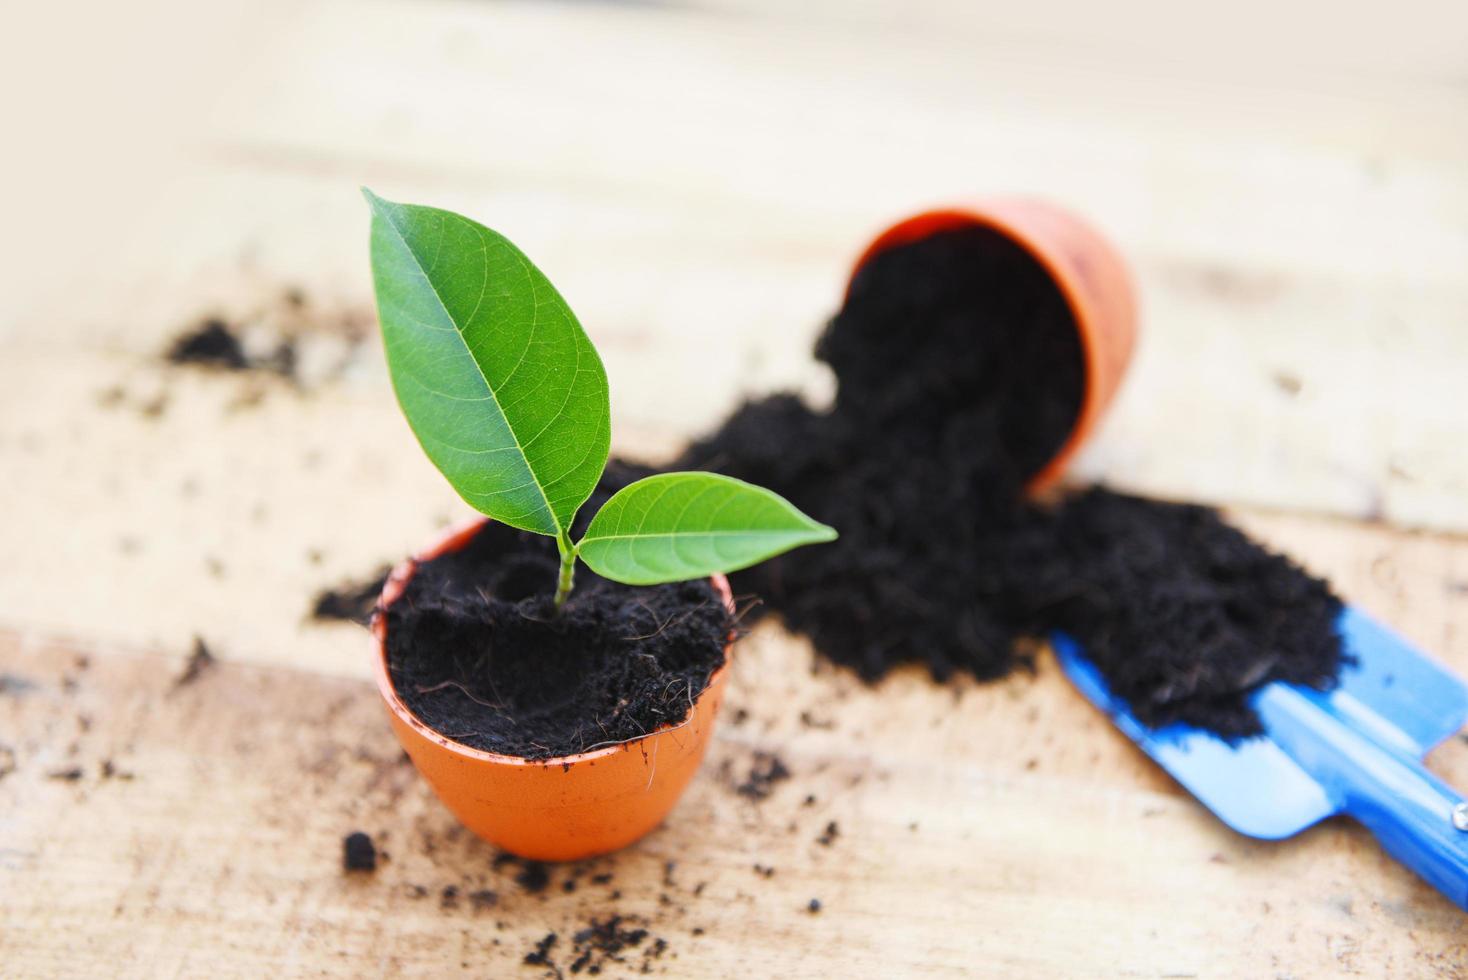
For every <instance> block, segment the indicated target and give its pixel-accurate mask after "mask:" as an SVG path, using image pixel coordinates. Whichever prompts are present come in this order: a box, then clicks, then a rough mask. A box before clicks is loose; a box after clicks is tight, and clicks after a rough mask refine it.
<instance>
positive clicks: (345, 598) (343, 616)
mask: <svg viewBox="0 0 1468 980" xmlns="http://www.w3.org/2000/svg"><path fill="white" fill-rule="evenodd" d="M391 571H392V568H391V566H388V565H384V566H382V567H381V568H379V569H378V570H377V571H375V572H373V573H372V574H371V575H368V576H367V577H366V578H364V579H362V580H360V581H352V582H342V583H341V584H339V585H335V586H332V587H331V588H327V589H322V590H321V591H320V592H318V593H316V598H315V599H313V600H312V603H311V618H312V619H314V620H316V621H317V622H333V621H338V622H346V623H357V624H358V625H360V626H366V625H367V624H368V623H370V622H371V621H372V613H373V612H375V611H376V609H377V600H378V597H379V596H381V595H382V587H383V586H384V585H386V584H387V576H388V573H390V572H391Z"/></svg>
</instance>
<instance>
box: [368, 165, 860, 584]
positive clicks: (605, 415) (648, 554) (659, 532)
mask: <svg viewBox="0 0 1468 980" xmlns="http://www.w3.org/2000/svg"><path fill="white" fill-rule="evenodd" d="M363 193H364V194H365V196H366V198H367V201H368V203H369V204H370V205H371V206H372V275H373V280H374V283H375V286H376V291H377V311H378V318H379V320H380V321H381V323H382V338H383V344H384V347H385V348H386V351H387V364H388V370H389V373H390V374H391V375H392V383H393V389H394V390H395V391H396V392H397V396H398V404H399V405H401V406H402V409H403V414H404V415H406V416H407V418H408V424H409V425H410V426H411V427H412V429H413V432H414V434H415V435H416V436H417V437H418V442H419V443H420V444H421V445H422V446H423V451H424V452H425V453H427V454H428V458H429V459H430V460H432V461H433V464H434V465H435V466H437V467H438V469H439V471H440V472H442V473H443V475H444V476H445V477H447V478H448V481H449V483H451V484H452V485H453V487H454V489H455V490H457V491H458V492H459V495H460V496H461V497H463V498H464V500H465V501H467V502H468V503H469V505H470V506H472V507H474V508H475V509H476V510H478V511H480V512H481V513H483V514H485V515H487V516H489V517H492V518H494V519H495V520H497V521H501V522H503V523H505V524H509V525H511V526H512V527H517V528H520V529H522V530H525V531H533V532H535V533H536V534H544V535H546V536H548V537H552V538H555V540H556V547H557V548H558V549H559V550H560V556H561V565H560V575H559V578H558V581H557V584H556V593H555V608H556V609H560V608H561V606H562V605H563V604H564V603H565V601H566V597H567V596H568V595H570V593H571V586H572V581H573V578H574V575H575V571H576V559H577V558H578V557H579V558H580V559H581V560H582V561H584V562H586V564H587V565H588V566H590V568H591V569H592V571H594V572H596V573H597V574H598V575H601V576H602V577H603V578H608V579H612V580H614V581H617V582H623V583H626V584H628V585H654V584H657V583H660V582H678V581H682V580H684V579H695V578H704V577H706V576H708V575H712V574H714V573H715V572H732V571H737V570H739V569H741V568H747V567H749V566H750V565H754V564H757V563H758V562H761V561H764V560H765V559H766V558H771V557H773V556H775V555H778V554H781V553H782V552H785V551H789V550H790V549H791V548H796V547H799V546H800V545H805V544H813V543H815V542H819V541H830V540H832V539H834V538H835V537H836V532H835V531H834V530H832V529H831V528H829V527H827V526H825V525H824V524H820V523H818V522H816V521H813V520H811V519H810V518H809V517H807V516H806V515H804V514H802V513H801V512H800V511H799V510H797V509H796V508H795V507H793V506H792V505H791V504H790V503H789V502H787V501H786V500H784V499H783V498H781V497H780V496H778V495H776V494H774V493H771V492H770V491H768V490H765V489H762V488H760V487H756V486H752V485H750V484H748V483H745V482H743V481H742V480H735V479H732V478H730V477H727V476H719V475H717V474H714V473H664V474H660V475H658V476H650V477H648V478H646V479H644V480H638V481H637V482H636V483H633V484H631V485H630V486H627V487H625V488H623V489H622V490H620V491H618V492H617V493H616V494H615V495H614V496H613V497H612V498H611V499H610V500H608V501H607V502H606V504H605V505H604V506H603V507H602V508H601V510H600V511H598V512H597V514H596V515H595V516H594V517H593V518H592V521H591V524H590V526H589V527H588V528H587V530H586V533H585V534H584V535H583V536H582V537H581V540H580V541H575V542H573V541H572V540H571V524H572V522H573V521H574V520H575V518H576V512H577V511H578V510H579V509H580V508H581V505H582V504H584V503H585V502H586V500H587V498H588V497H590V496H591V492H592V490H594V489H595V488H596V485H597V482H598V481H599V480H600V479H601V475H602V470H603V469H605V468H606V464H607V453H608V450H609V447H610V445H611V405H610V401H609V397H608V393H607V376H606V372H605V370H603V368H602V363H601V358H600V357H599V356H597V353H596V348H594V347H593V346H592V345H591V340H590V339H589V338H588V337H587V336H586V333H585V332H584V331H583V330H582V329H581V325H580V324H579V323H578V322H577V321H576V316H575V314H573V313H572V312H571V308H570V307H569V306H567V305H566V301H565V300H564V299H562V298H561V294H560V293H558V292H556V289H555V287H554V286H552V285H551V284H550V280H548V279H546V277H545V276H544V275H542V274H541V272H540V270H539V269H537V268H536V267H535V266H534V265H532V264H531V263H530V260H529V259H527V258H526V257H525V256H524V255H523V254H522V253H521V252H520V250H519V249H517V248H516V247H515V246H514V245H512V244H510V242H509V241H508V240H506V239H505V238H504V236H502V235H499V234H497V233H496V232H493V231H491V230H490V229H488V228H486V227H484V226H483V225H480V224H478V223H476V222H473V221H470V220H469V219H468V218H464V217H462V216H460V215H457V214H454V213H452V212H450V211H442V210H439V209H437V208H428V207H420V206H417V205H412V204H394V203H393V202H391V201H385V200H383V199H382V198H380V197H378V196H377V195H375V194H373V193H372V192H371V191H369V190H366V189H365V188H364V190H363Z"/></svg>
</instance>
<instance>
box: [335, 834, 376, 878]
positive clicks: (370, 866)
mask: <svg viewBox="0 0 1468 980" xmlns="http://www.w3.org/2000/svg"><path fill="white" fill-rule="evenodd" d="M342 870H343V871H376V870H377V847H376V845H374V844H373V843H372V838H371V837H369V836H368V835H367V834H364V833H363V832H362V831H360V830H356V831H353V832H352V833H350V834H348V835H347V836H346V837H344V838H342Z"/></svg>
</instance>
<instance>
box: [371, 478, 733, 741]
mask: <svg viewBox="0 0 1468 980" xmlns="http://www.w3.org/2000/svg"><path fill="white" fill-rule="evenodd" d="M637 475H640V474H639V473H637V472H635V471H631V470H626V469H623V468H621V467H618V466H612V467H609V469H608V477H607V479H606V480H604V481H603V486H602V487H601V488H600V489H599V491H598V493H597V494H596V495H595V496H594V497H593V500H592V502H591V504H590V505H588V507H586V508H584V510H585V511H587V512H592V511H594V510H595V508H596V507H597V506H599V505H600V503H601V502H602V501H604V500H605V499H606V497H608V496H610V494H611V492H612V491H613V490H615V488H616V487H617V486H619V485H622V484H624V483H626V482H631V479H633V478H635V477H636V476H637ZM586 519H587V520H589V519H590V518H589V515H588V517H587V518H586ZM556 572H557V555H556V549H555V544H554V542H552V541H551V540H550V539H549V538H546V537H543V536H540V535H534V534H528V533H525V532H521V531H517V530H515V529H513V528H510V527H507V526H505V525H502V524H497V523H493V522H490V523H487V524H485V525H484V528H483V530H481V531H480V532H479V533H478V534H477V535H475V537H474V538H473V539H471V540H470V542H469V543H468V544H467V545H466V546H465V547H464V548H463V549H462V550H461V551H458V552H454V553H451V554H446V555H443V556H441V557H439V558H437V559H434V560H432V561H429V562H425V563H424V564H422V565H420V566H419V568H418V571H417V573H416V574H415V575H414V576H413V578H412V580H411V581H410V582H409V583H408V586H407V589H406V591H405V592H404V593H403V595H402V596H401V597H400V598H399V599H398V600H397V601H396V602H394V603H393V604H392V606H390V607H389V609H388V612H387V626H388V630H387V637H388V648H387V649H388V668H389V671H390V673H391V675H392V681H393V686H394V688H395V689H396V690H397V692H398V694H399V696H400V697H402V699H403V701H404V703H406V704H407V706H408V708H409V709H410V710H411V711H412V712H413V713H414V714H415V715H417V716H418V717H419V718H420V719H422V720H423V721H424V722H426V723H427V724H428V725H430V726H431V727H433V728H434V729H435V730H436V731H439V732H441V733H443V734H444V735H447V736H448V737H449V738H452V739H454V740H455V741H457V742H461V743H463V744H465V745H469V746H472V747H474V748H478V749H484V750H486V751H490V752H498V753H501V754H504V755H514V756H522V757H525V758H530V759H546V758H552V757H557V756H565V755H573V754H576V753H580V752H586V751H589V750H591V749H594V748H597V747H601V746H606V745H611V744H615V743H617V742H621V741H625V740H627V739H633V738H638V737H640V736H642V735H646V734H649V733H651V732H653V731H655V730H656V729H658V728H660V727H662V726H663V725H667V724H676V723H678V722H681V721H683V720H684V719H685V718H686V717H687V716H688V712H689V710H690V709H691V707H692V705H693V702H694V700H695V699H697V698H698V696H699V695H700V694H701V693H702V692H703V689H704V688H705V687H706V686H707V685H708V682H709V678H710V677H711V676H712V675H713V673H714V671H716V670H717V669H718V668H719V667H720V666H722V665H723V663H724V647H725V645H726V643H727V641H728V638H729V633H730V630H731V628H732V626H733V624H732V621H731V617H730V615H729V612H728V610H727V609H725V607H724V603H723V601H722V599H721V598H720V596H719V594H718V593H717V592H716V591H715V590H714V588H713V586H712V585H711V584H710V583H709V582H708V581H707V580H699V581H693V582H680V583H676V584H672V585H660V586H650V587H632V586H626V585H621V584H618V583H615V582H611V581H608V580H606V579H603V578H600V577H599V576H597V575H595V574H593V573H592V572H591V571H590V570H589V569H587V568H585V567H584V566H583V567H581V568H579V569H578V570H577V575H576V588H575V591H574V592H572V594H571V598H570V599H569V600H567V602H566V605H565V607H564V608H563V609H562V610H561V612H560V614H559V615H557V614H556V613H555V610H554V609H553V607H552V604H551V599H552V596H553V594H554V592H555V582H556Z"/></svg>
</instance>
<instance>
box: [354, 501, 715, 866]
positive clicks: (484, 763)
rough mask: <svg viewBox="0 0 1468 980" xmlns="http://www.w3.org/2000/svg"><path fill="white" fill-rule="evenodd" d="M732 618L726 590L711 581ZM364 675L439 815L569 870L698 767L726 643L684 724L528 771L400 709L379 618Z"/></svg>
mask: <svg viewBox="0 0 1468 980" xmlns="http://www.w3.org/2000/svg"><path fill="white" fill-rule="evenodd" d="M484 523H485V522H484V521H483V520H478V521H475V522H474V523H472V524H470V525H469V526H467V527H463V528H459V529H458V530H456V531H454V532H452V533H451V534H449V535H448V536H447V537H445V538H444V539H443V540H442V541H440V542H439V543H438V544H437V545H435V546H434V547H432V548H430V549H429V550H428V551H426V552H424V553H423V554H421V555H418V556H417V557H416V558H410V559H409V560H407V561H405V562H403V563H402V564H401V565H399V566H398V567H397V568H395V569H393V572H392V574H391V575H390V576H388V580H387V583H386V585H384V586H383V589H382V598H381V600H380V602H379V603H378V606H379V609H386V608H387V606H388V605H390V604H391V603H392V602H394V601H395V600H396V599H397V598H398V597H399V596H401V595H402V594H403V590H404V589H405V588H406V587H407V584H408V580H409V579H411V578H412V577H413V574H414V573H415V572H416V571H417V569H418V565H419V564H420V563H422V562H425V561H428V560H429V559H431V558H436V557H438V556H439V555H441V554H444V553H445V552H451V551H458V550H459V549H460V548H462V547H464V545H465V544H467V543H468V541H469V540H470V539H471V538H472V537H473V536H474V535H475V534H476V533H477V532H478V531H479V529H480V527H481V526H483V524H484ZM712 581H713V584H714V588H715V589H717V590H718V592H719V595H721V596H722V597H723V599H724V604H725V605H726V606H728V607H729V609H730V611H731V612H732V611H733V598H732V596H731V595H730V592H729V582H728V580H727V579H726V578H724V576H722V575H715V576H713V578H712ZM372 634H373V637H374V639H375V641H376V648H377V649H376V655H375V657H374V658H373V673H374V674H375V675H376V677H377V689H378V691H379V692H380V693H381V694H382V700H383V702H384V703H386V705H387V710H388V717H389V720H390V721H391V722H392V727H393V731H394V732H396V733H397V736H398V741H399V742H401V743H402V745H403V748H404V749H405V750H406V751H407V753H408V756H409V757H410V758H411V759H412V760H413V765H415V766H417V768H418V771H419V772H420V773H422V774H423V777H424V778H425V779H427V780H428V783H429V785H430V786H432V787H433V791H434V792H435V793H437V794H438V798H439V799H440V800H442V801H443V803H444V805H445V806H447V807H448V808H449V809H450V810H451V811H453V814H454V816H456V817H458V818H459V820H460V821H462V822H463V824H464V825H465V826H466V827H468V828H469V829H470V830H472V831H474V833H476V834H478V835H479V836H480V837H483V838H484V839H485V840H487V841H489V842H490V843H492V844H495V845H497V846H499V847H501V848H503V849H504V850H506V851H509V852H510V853H512V854H517V855H519V856H521V857H525V858H532V859H535V860H538V861H574V860H577V859H580V858H585V857H591V856H593V855H596V854H605V853H607V852H608V851H615V850H617V849H618V848H620V847H626V846H627V845H628V844H631V843H632V842H633V841H635V840H637V839H638V838H639V837H642V836H643V835H644V834H646V833H647V832H648V831H650V830H652V829H653V828H654V827H656V826H657V825H658V824H660V823H661V822H662V820H663V818H664V817H665V816H667V815H668V811H669V810H671V809H672V808H673V804H675V803H677V802H678V798H679V797H680V796H682V795H683V790H684V788H685V787H687V785H688V781H689V780H690V779H692V778H693V774H694V773H695V772H697V771H698V766H699V763H700V762H701V761H702V760H703V753H704V749H705V748H707V746H708V740H709V735H710V734H711V733H712V732H713V729H714V720H715V718H716V717H717V715H718V712H719V705H720V703H721V702H722V701H723V698H724V685H725V683H726V682H727V681H728V679H729V662H728V657H729V655H730V651H731V648H732V646H733V643H732V637H731V643H730V645H729V646H728V647H725V650H724V657H725V661H724V666H722V667H720V668H719V669H718V670H717V671H715V672H714V675H713V676H712V677H711V678H709V684H708V687H706V688H704V691H703V693H702V694H700V695H699V696H698V697H697V698H696V699H695V700H694V702H693V710H692V711H691V712H690V713H689V716H688V718H687V719H686V720H685V721H683V722H682V723H681V724H678V725H669V726H666V727H664V728H660V729H658V730H657V731H655V732H653V733H652V734H651V735H644V736H643V737H641V738H637V739H633V740H631V741H628V742H619V743H617V744H616V745H610V746H606V747H603V748H600V749H597V750H596V751H593V752H583V753H581V754H579V755H568V756H562V757H559V758H554V759H539V760H535V761H531V760H528V759H522V758H519V757H518V756H509V755H498V754H496V753H494V752H485V751H483V750H481V749H474V748H470V747H469V746H467V745H460V744H459V743H457V742H455V741H453V740H452V739H450V738H447V737H445V736H443V735H441V734H439V733H438V732H436V731H434V730H433V729H432V728H430V727H428V725H426V724H424V723H423V722H422V721H421V720H419V719H418V718H417V716H415V715H414V714H413V713H412V712H411V711H409V710H408V707H407V705H405V704H403V701H402V699H401V698H399V697H398V693H397V691H396V690H394V689H393V685H392V676H391V674H390V673H389V672H388V669H387V617H386V615H384V614H383V613H382V612H378V613H377V614H376V615H375V616H374V617H373V621H372Z"/></svg>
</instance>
